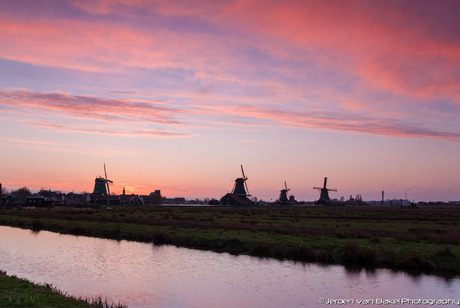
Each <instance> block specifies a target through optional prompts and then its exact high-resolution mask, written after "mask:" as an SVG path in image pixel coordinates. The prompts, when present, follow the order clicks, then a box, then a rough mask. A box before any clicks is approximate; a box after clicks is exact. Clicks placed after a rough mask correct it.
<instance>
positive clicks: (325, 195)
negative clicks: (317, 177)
mask: <svg viewBox="0 0 460 308" xmlns="http://www.w3.org/2000/svg"><path fill="white" fill-rule="evenodd" d="M313 189H317V190H319V191H320V192H321V193H320V196H319V200H318V201H317V202H318V203H321V204H327V203H329V202H331V199H330V198H329V192H330V191H337V189H331V188H327V177H325V178H324V185H323V187H313Z"/></svg>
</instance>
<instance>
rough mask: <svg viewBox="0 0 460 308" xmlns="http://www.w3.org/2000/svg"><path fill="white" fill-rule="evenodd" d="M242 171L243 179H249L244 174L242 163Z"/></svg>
mask: <svg viewBox="0 0 460 308" xmlns="http://www.w3.org/2000/svg"><path fill="white" fill-rule="evenodd" d="M241 173H242V174H243V180H245V181H246V180H247V178H246V176H245V175H244V170H243V165H241Z"/></svg>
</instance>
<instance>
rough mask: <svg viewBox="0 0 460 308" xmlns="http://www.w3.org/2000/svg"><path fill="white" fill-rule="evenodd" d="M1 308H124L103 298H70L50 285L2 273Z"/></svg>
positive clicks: (0, 278)
mask: <svg viewBox="0 0 460 308" xmlns="http://www.w3.org/2000/svg"><path fill="white" fill-rule="evenodd" d="M0 307H38V308H40V307H43V308H45V307H53V308H54V307H76V308H78V307H81V308H85V307H100V308H112V307H113V308H123V307H126V306H125V305H122V304H111V303H107V302H106V301H104V300H103V299H102V298H94V299H81V298H75V297H73V296H70V295H68V294H66V293H64V292H62V291H60V290H59V289H57V288H55V287H54V286H52V285H49V284H34V283H32V282H30V281H28V280H25V279H20V278H18V277H16V276H8V275H7V274H6V273H5V272H3V271H0Z"/></svg>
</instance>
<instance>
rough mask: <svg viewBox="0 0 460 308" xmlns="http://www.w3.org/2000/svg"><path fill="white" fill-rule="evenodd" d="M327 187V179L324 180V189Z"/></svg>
mask: <svg viewBox="0 0 460 308" xmlns="http://www.w3.org/2000/svg"><path fill="white" fill-rule="evenodd" d="M326 185H327V177H325V178H324V188H326Z"/></svg>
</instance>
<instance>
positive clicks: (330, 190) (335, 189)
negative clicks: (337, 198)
mask: <svg viewBox="0 0 460 308" xmlns="http://www.w3.org/2000/svg"><path fill="white" fill-rule="evenodd" d="M327 191H337V189H329V188H328V189H327Z"/></svg>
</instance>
